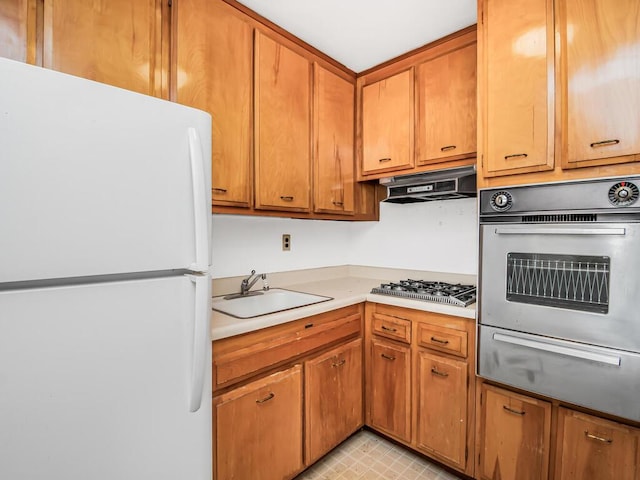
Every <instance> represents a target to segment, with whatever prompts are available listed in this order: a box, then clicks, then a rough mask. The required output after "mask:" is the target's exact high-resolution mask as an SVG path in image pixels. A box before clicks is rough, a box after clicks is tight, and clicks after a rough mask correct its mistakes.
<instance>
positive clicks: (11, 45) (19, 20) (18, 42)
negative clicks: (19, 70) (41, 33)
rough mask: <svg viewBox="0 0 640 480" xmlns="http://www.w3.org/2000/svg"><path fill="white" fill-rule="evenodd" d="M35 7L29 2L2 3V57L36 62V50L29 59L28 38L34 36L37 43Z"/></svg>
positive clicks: (14, 0)
mask: <svg viewBox="0 0 640 480" xmlns="http://www.w3.org/2000/svg"><path fill="white" fill-rule="evenodd" d="M33 7H35V5H33V6H32V5H31V2H30V1H29V0H3V1H2V2H0V57H6V58H11V59H13V60H18V61H21V62H27V61H29V62H30V63H33V62H34V61H35V49H33V51H32V52H31V53H32V55H31V58H28V46H29V41H28V37H29V36H32V37H33V39H34V41H35V18H36V15H35V8H33ZM31 43H33V42H31ZM34 46H35V45H34Z"/></svg>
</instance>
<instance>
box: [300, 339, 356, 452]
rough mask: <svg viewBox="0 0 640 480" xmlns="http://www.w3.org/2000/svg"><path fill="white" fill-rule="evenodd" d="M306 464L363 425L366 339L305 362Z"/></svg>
mask: <svg viewBox="0 0 640 480" xmlns="http://www.w3.org/2000/svg"><path fill="white" fill-rule="evenodd" d="M304 376H305V378H304V382H305V390H304V391H305V418H306V422H305V440H306V442H305V448H306V456H305V464H306V465H310V464H312V463H313V462H315V461H316V460H317V459H318V458H320V457H321V456H322V455H324V454H325V453H327V452H328V451H329V450H331V449H332V448H333V447H335V446H336V445H338V444H339V443H340V442H342V441H343V440H345V439H346V438H347V437H348V436H349V435H351V434H352V433H353V432H355V431H356V430H357V429H358V428H359V427H360V426H361V425H362V340H361V339H357V340H354V341H352V342H349V343H348V344H346V345H341V346H339V347H337V348H334V349H333V350H331V351H329V352H326V353H324V354H322V355H320V356H318V357H316V358H314V359H311V360H309V361H307V362H305V366H304Z"/></svg>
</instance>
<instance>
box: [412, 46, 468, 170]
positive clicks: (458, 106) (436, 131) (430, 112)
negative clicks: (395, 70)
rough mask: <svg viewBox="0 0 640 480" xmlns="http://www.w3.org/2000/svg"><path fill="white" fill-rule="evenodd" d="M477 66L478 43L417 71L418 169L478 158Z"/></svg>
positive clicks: (425, 65)
mask: <svg viewBox="0 0 640 480" xmlns="http://www.w3.org/2000/svg"><path fill="white" fill-rule="evenodd" d="M476 63H477V58H476V43H475V39H474V41H473V42H471V43H468V44H466V45H464V46H462V47H461V48H458V49H456V50H453V51H451V52H447V53H445V54H444V55H440V56H438V57H436V58H434V59H432V60H429V61H427V62H424V63H422V64H420V65H419V66H418V67H417V69H416V76H417V78H416V82H417V88H416V95H417V105H418V117H417V120H416V123H417V126H416V161H417V164H418V165H425V164H429V163H438V162H442V161H446V160H448V159H451V158H458V157H461V156H469V155H473V154H475V151H476Z"/></svg>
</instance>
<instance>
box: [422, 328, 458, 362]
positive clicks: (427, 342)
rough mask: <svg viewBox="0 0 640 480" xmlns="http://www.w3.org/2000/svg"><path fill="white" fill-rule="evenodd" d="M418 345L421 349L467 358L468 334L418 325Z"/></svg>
mask: <svg viewBox="0 0 640 480" xmlns="http://www.w3.org/2000/svg"><path fill="white" fill-rule="evenodd" d="M418 344H419V345H420V346H421V347H425V348H430V349H432V350H438V351H439V352H446V353H450V354H452V355H457V356H458V357H463V358H466V357H467V332H462V331H459V330H453V329H451V328H446V327H438V326H436V325H428V324H420V325H418Z"/></svg>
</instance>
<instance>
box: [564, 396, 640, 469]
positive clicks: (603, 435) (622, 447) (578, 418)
mask: <svg viewBox="0 0 640 480" xmlns="http://www.w3.org/2000/svg"><path fill="white" fill-rule="evenodd" d="M555 473H556V475H555V478H556V479H557V480H583V479H587V478H589V479H590V478H593V479H596V478H597V479H598V480H637V479H638V478H640V430H638V429H637V428H632V427H627V426H625V425H622V424H619V423H616V422H612V421H609V420H604V419H601V418H598V417H594V416H592V415H587V414H583V413H579V412H574V411H572V410H569V409H566V408H560V409H559V417H558V454H557V457H556V472H555Z"/></svg>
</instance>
